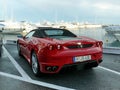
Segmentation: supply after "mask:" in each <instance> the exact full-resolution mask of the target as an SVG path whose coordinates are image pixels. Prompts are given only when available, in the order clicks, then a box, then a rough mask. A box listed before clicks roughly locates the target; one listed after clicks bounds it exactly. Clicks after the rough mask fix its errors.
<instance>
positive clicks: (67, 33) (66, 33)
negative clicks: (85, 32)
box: [44, 29, 76, 37]
mask: <svg viewBox="0 0 120 90" xmlns="http://www.w3.org/2000/svg"><path fill="white" fill-rule="evenodd" d="M44 33H45V34H46V35H47V36H49V37H51V36H69V37H76V35H75V34H73V33H72V32H70V31H68V30H64V29H53V30H52V29H48V30H44Z"/></svg>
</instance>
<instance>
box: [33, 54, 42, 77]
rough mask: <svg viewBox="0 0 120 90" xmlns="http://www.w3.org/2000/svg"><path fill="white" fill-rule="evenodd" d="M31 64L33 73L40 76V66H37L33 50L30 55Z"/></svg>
mask: <svg viewBox="0 0 120 90" xmlns="http://www.w3.org/2000/svg"><path fill="white" fill-rule="evenodd" d="M31 65H32V71H33V73H34V75H35V76H40V74H41V73H40V67H39V63H38V59H37V55H36V54H35V52H33V53H32V56H31Z"/></svg>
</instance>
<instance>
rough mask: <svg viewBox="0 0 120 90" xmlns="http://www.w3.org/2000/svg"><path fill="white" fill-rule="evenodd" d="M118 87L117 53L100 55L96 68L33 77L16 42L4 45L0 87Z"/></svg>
mask: <svg viewBox="0 0 120 90" xmlns="http://www.w3.org/2000/svg"><path fill="white" fill-rule="evenodd" d="M15 89H17V90H52V89H60V90H74V89H75V90H120V55H113V54H103V62H102V63H101V64H100V66H99V67H97V68H93V69H90V70H85V69H81V70H79V71H78V70H68V71H66V72H61V73H59V74H54V75H53V74H51V75H50V74H49V75H48V74H47V75H44V76H42V77H35V76H34V75H33V73H32V70H31V67H30V65H29V64H28V62H27V61H26V60H25V58H24V57H19V56H18V54H17V47H16V44H6V45H4V46H3V53H2V57H1V58H0V90H15Z"/></svg>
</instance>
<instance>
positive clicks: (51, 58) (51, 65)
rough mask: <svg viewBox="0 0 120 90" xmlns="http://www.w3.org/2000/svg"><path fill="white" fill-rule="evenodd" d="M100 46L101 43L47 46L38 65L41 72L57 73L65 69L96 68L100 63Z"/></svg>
mask: <svg viewBox="0 0 120 90" xmlns="http://www.w3.org/2000/svg"><path fill="white" fill-rule="evenodd" d="M102 44H103V43H102V42H101V41H93V42H88V41H87V42H86V41H85V42H70V43H64V44H54V45H53V44H49V45H48V46H47V47H46V49H45V51H44V55H43V57H42V59H43V61H41V63H40V66H41V71H42V72H45V73H58V72H59V71H60V70H61V69H62V68H67V67H73V66H75V67H79V66H80V65H84V66H87V65H88V66H91V67H94V66H97V65H99V63H100V62H102ZM46 53H47V54H46Z"/></svg>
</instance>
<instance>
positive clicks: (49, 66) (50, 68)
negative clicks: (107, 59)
mask: <svg viewBox="0 0 120 90" xmlns="http://www.w3.org/2000/svg"><path fill="white" fill-rule="evenodd" d="M102 61H103V60H102V59H99V60H88V61H85V62H77V63H70V64H63V65H60V64H59V63H58V64H55V63H42V64H41V65H40V66H41V67H40V69H41V70H40V71H41V72H43V73H58V72H60V71H61V70H63V69H67V68H71V69H72V68H77V69H80V68H81V67H86V66H88V65H89V66H91V67H97V66H98V65H99V64H100V63H101V62H102Z"/></svg>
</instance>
